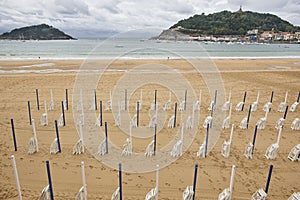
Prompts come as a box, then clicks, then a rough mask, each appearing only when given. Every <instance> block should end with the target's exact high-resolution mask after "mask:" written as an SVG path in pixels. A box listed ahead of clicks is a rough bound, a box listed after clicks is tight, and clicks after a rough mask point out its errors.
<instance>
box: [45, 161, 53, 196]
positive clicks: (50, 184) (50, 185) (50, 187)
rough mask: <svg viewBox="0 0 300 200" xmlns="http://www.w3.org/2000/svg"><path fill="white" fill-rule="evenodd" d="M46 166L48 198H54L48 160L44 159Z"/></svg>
mask: <svg viewBox="0 0 300 200" xmlns="http://www.w3.org/2000/svg"><path fill="white" fill-rule="evenodd" d="M46 168H47V175H48V184H49V192H50V199H51V200H54V195H53V187H52V181H51V173H50V164H49V160H46Z"/></svg>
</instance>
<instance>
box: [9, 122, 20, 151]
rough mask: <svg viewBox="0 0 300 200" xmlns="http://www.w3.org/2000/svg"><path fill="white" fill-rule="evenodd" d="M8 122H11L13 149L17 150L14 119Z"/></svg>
mask: <svg viewBox="0 0 300 200" xmlns="http://www.w3.org/2000/svg"><path fill="white" fill-rule="evenodd" d="M10 123H11V131H12V135H13V140H14V147H15V151H18V148H17V141H16V134H15V125H14V119H10Z"/></svg>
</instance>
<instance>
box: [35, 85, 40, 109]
mask: <svg viewBox="0 0 300 200" xmlns="http://www.w3.org/2000/svg"><path fill="white" fill-rule="evenodd" d="M35 95H36V105H37V108H38V110H40V101H39V90H38V89H35Z"/></svg>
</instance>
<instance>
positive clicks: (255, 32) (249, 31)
mask: <svg viewBox="0 0 300 200" xmlns="http://www.w3.org/2000/svg"><path fill="white" fill-rule="evenodd" d="M257 34H258V29H252V30H248V31H247V35H257Z"/></svg>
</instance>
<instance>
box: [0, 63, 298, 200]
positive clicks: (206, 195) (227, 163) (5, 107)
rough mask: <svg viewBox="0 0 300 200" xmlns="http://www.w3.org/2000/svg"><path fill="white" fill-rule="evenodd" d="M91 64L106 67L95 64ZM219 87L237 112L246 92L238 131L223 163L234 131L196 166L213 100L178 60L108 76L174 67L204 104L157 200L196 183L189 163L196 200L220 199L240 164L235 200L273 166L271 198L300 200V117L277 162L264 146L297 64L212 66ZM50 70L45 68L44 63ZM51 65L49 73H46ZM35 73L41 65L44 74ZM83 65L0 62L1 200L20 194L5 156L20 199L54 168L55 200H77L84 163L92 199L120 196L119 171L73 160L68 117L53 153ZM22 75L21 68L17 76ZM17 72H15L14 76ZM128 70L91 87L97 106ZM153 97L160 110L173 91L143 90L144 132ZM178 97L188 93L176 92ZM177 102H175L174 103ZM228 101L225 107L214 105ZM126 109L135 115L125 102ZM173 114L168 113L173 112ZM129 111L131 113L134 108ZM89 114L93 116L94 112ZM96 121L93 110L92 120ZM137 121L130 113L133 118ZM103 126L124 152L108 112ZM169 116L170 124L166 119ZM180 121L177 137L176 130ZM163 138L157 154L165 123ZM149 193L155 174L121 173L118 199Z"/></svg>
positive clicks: (138, 142)
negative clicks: (299, 150) (34, 146)
mask: <svg viewBox="0 0 300 200" xmlns="http://www.w3.org/2000/svg"><path fill="white" fill-rule="evenodd" d="M93 62H94V63H97V62H102V61H93ZM213 62H214V63H215V65H216V66H217V67H218V68H219V70H220V74H221V76H222V79H223V81H224V87H225V89H226V95H228V92H229V89H230V88H231V89H232V98H231V102H232V103H233V108H234V107H235V105H236V104H237V103H238V102H240V101H241V100H242V98H243V95H244V91H247V100H246V105H245V110H244V111H243V112H237V111H235V110H234V109H233V111H232V118H231V123H234V124H235V127H236V128H235V131H234V134H233V140H232V145H231V153H230V157H229V158H224V157H223V156H222V155H221V153H220V152H221V146H222V143H223V142H224V140H228V139H229V133H230V129H225V130H223V131H222V133H221V136H220V138H219V140H218V142H217V144H216V145H215V147H214V148H213V150H212V151H211V152H209V154H208V157H207V158H205V159H199V158H197V157H196V153H197V151H198V148H199V146H200V145H201V144H202V142H203V140H204V136H205V129H204V128H203V127H202V124H203V121H204V119H205V117H206V116H208V115H209V113H210V112H209V111H208V109H207V108H208V106H209V104H210V101H211V97H210V96H209V95H208V90H207V88H206V85H205V83H204V81H203V80H202V79H201V76H200V75H199V74H197V73H195V71H194V70H193V69H192V67H191V66H190V65H189V63H188V62H186V61H184V60H123V61H114V62H113V63H111V65H110V66H109V68H110V69H116V70H128V69H131V68H132V67H133V66H135V65H144V64H150V65H151V64H157V63H158V64H164V65H171V66H174V67H175V68H176V69H177V71H178V72H179V73H181V74H182V75H183V76H184V77H186V78H187V79H188V80H189V81H190V82H191V85H192V86H193V88H194V90H195V91H199V90H200V89H202V92H203V96H202V97H203V98H202V105H201V114H200V121H199V123H200V128H199V130H198V131H197V135H196V137H195V139H194V141H193V143H192V145H191V146H190V147H189V149H188V150H187V151H186V152H185V153H184V154H183V155H182V156H181V157H180V158H179V159H178V160H176V161H175V162H174V163H172V164H170V165H168V166H167V167H165V168H163V169H161V170H160V174H159V199H174V200H175V199H176V200H177V199H182V192H183V191H184V189H185V188H186V186H188V185H192V183H193V173H194V165H195V163H198V164H199V170H198V182H197V188H196V199H205V200H208V199H217V198H218V195H219V193H221V192H222V191H223V189H225V188H227V187H229V181H230V173H231V166H232V165H236V175H235V183H234V190H233V197H232V199H250V197H251V195H252V194H253V193H254V192H255V191H256V190H257V189H259V188H263V189H264V188H265V183H266V180H267V174H268V169H269V165H270V164H273V165H274V170H273V176H272V179H271V184H270V189H269V195H268V199H272V200H283V199H288V197H289V196H290V195H291V194H292V193H293V192H299V191H300V183H299V179H300V167H299V162H291V161H290V160H289V159H288V158H287V156H288V153H289V152H290V150H291V149H292V148H293V147H294V146H295V145H297V144H299V143H300V131H292V130H291V128H290V125H291V123H292V121H293V120H294V119H295V118H296V117H298V118H300V108H298V110H297V111H296V112H293V113H292V112H290V111H289V112H288V114H287V119H286V121H285V126H284V129H283V133H282V138H281V141H280V147H279V152H278V156H277V158H276V160H267V159H266V158H265V156H264V154H265V151H266V149H267V147H268V146H269V145H271V144H273V143H275V142H276V139H277V133H278V131H277V130H276V129H275V124H276V121H277V120H278V119H279V118H280V117H282V115H283V113H279V112H277V108H278V105H279V103H280V102H282V101H283V100H284V97H285V93H286V91H288V92H289V93H288V99H287V105H289V106H290V105H291V104H292V103H294V102H295V101H296V99H297V95H298V92H299V90H300V82H299V80H300V60H299V59H272V60H214V61H213ZM45 63H46V64H45ZM49 63H52V64H49ZM41 64H44V65H42V67H41ZM81 64H82V62H81V61H54V60H50V61H49V60H48V61H47V60H44V61H1V62H0V66H1V68H0V69H1V74H0V77H1V78H0V111H1V113H0V133H1V134H0V135H1V136H0V138H1V139H0V154H1V157H0V159H1V161H0V176H1V179H0V199H17V190H16V186H15V178H14V174H13V169H12V164H11V159H10V156H11V155H15V158H16V163H17V168H18V173H19V180H20V184H21V190H22V195H23V199H38V197H39V195H40V193H41V191H42V189H43V188H44V187H45V186H46V185H47V184H48V182H47V174H46V167H45V161H46V160H49V161H50V167H51V174H52V181H53V189H54V197H55V199H57V200H59V199H74V197H75V195H76V193H77V192H78V190H79V189H80V187H81V186H82V181H81V167H80V162H81V161H84V162H85V172H86V182H87V191H88V199H110V198H111V195H112V193H113V192H114V191H115V189H116V188H117V187H118V171H117V170H115V169H111V168H109V167H107V166H105V165H104V164H102V163H101V162H100V161H98V160H96V159H95V158H94V157H93V156H92V155H91V154H90V153H89V152H88V151H85V153H84V154H81V155H73V154H72V149H73V146H74V145H75V143H76V142H77V141H78V139H79V137H78V133H77V130H76V128H75V123H74V119H73V114H72V109H69V110H68V111H66V126H65V127H59V132H60V140H61V146H62V153H59V154H56V155H51V154H50V153H49V148H50V144H51V143H52V141H53V139H54V138H55V128H54V120H58V118H59V117H60V114H61V101H63V100H64V99H65V89H66V88H68V91H69V98H70V99H69V102H70V105H69V106H70V107H71V106H74V105H73V103H72V92H73V90H72V89H73V86H74V81H75V79H76V73H75V72H72V71H71V70H76V69H78V68H79V66H80V65H81ZM22 66H27V67H25V68H24V67H22ZM28 69H30V70H49V71H51V70H53V69H61V70H70V71H64V72H60V73H51V72H50V73H26V70H28ZM11 70H16V71H18V70H25V73H24V72H22V73H15V72H16V71H11ZM19 72H21V71H19ZM124 73H125V72H124V71H117V72H105V73H104V76H103V77H102V79H101V81H100V82H99V84H98V87H97V96H98V101H99V100H103V102H104V105H105V102H106V101H108V99H109V91H110V90H111V89H113V86H114V85H115V84H117V81H118V79H119V78H120V77H121V76H122V75H123V74H124ZM36 88H38V89H39V99H40V104H41V109H40V110H39V111H38V110H37V106H36V99H35V98H36V97H35V89H36ZM50 89H52V90H53V99H54V103H55V109H54V111H49V112H48V119H49V125H48V126H41V125H40V123H39V119H40V116H41V115H42V113H43V112H44V108H43V102H44V100H46V101H47V103H48V102H49V100H50ZM155 89H157V91H158V100H157V101H158V103H159V104H160V105H162V104H164V103H165V102H166V101H167V100H168V98H169V91H168V90H167V89H166V88H165V87H162V86H158V85H146V86H144V88H143V109H144V110H142V111H141V121H140V124H141V125H142V126H147V124H148V123H149V117H148V118H147V115H146V112H147V111H148V110H149V107H150V103H151V102H152V99H153V91H154V90H155ZM258 91H260V99H259V105H258V110H257V111H256V112H253V113H252V114H251V119H250V124H249V129H248V130H241V129H240V128H238V126H239V124H240V122H241V120H242V119H243V118H244V117H245V116H246V115H247V111H248V108H249V105H250V103H252V102H254V101H255V100H256V96H257V92H258ZM271 91H274V99H273V105H272V110H271V112H270V113H269V115H268V119H267V123H266V128H265V129H264V130H259V131H258V134H257V140H256V145H255V152H254V157H253V159H251V160H250V159H246V158H245V157H244V155H243V153H244V149H245V146H246V145H247V144H248V143H249V142H250V141H252V137H253V130H254V127H255V124H256V122H257V121H258V119H259V118H261V117H263V116H264V111H263V110H262V108H263V105H264V104H265V103H266V102H268V101H269V99H270V94H271ZM182 93H184V91H183V92H182ZM138 98H139V91H137V92H136V93H134V94H133V96H132V102H136V100H137V99H138ZM27 101H30V102H31V108H32V110H31V113H32V118H33V119H35V121H36V129H37V138H38V142H39V152H38V153H35V154H33V155H28V154H27V151H28V144H27V143H28V140H29V138H30V137H32V135H33V133H32V128H31V126H30V125H29V119H28V113H27ZM175 101H177V102H179V100H178V99H177V100H176V99H175V97H174V96H173V97H172V102H173V103H174V102H175ZM218 101H222V102H225V99H222V100H221V99H218ZM129 106H131V108H133V107H134V104H133V103H131V104H130V105H129ZM172 109H173V105H172ZM131 110H134V109H131ZM91 112H93V111H91ZM96 112H99V111H96ZM131 114H133V111H132V113H131ZM103 115H104V116H103V119H104V121H107V122H108V127H109V140H110V141H111V142H113V143H114V144H116V145H117V146H120V147H122V145H123V144H124V141H125V140H126V138H127V137H128V136H127V135H126V134H123V133H122V132H121V131H120V130H119V128H118V127H116V126H114V119H113V116H112V114H111V112H110V111H104V114H103ZM171 115H172V111H169V112H168V114H167V116H168V117H170V116H171ZM11 118H13V119H14V123H15V131H16V138H17V144H18V151H17V152H15V151H14V147H13V140H12V134H11V125H10V119H11ZM180 123H181V121H180V119H179V120H178V122H177V124H178V126H177V127H176V130H179V129H180ZM161 132H162V133H160V134H158V136H157V141H158V144H157V149H158V150H159V149H160V148H162V147H163V146H164V145H165V144H166V142H167V141H169V140H171V139H173V138H174V137H175V136H176V134H175V129H168V128H167V124H165V126H164V128H163V130H162V131H161ZM133 140H134V142H133V149H134V151H136V152H144V151H145V149H146V146H147V144H148V143H149V142H150V141H151V140H152V139H151V138H147V139H144V140H143V139H133ZM154 187H155V172H154V171H153V172H149V173H123V197H124V199H128V200H129V199H131V200H140V199H144V198H145V195H146V194H147V192H148V191H149V190H150V189H151V188H154Z"/></svg>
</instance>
